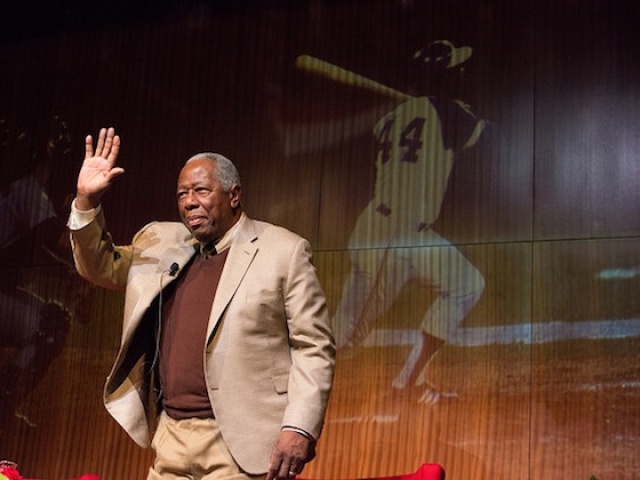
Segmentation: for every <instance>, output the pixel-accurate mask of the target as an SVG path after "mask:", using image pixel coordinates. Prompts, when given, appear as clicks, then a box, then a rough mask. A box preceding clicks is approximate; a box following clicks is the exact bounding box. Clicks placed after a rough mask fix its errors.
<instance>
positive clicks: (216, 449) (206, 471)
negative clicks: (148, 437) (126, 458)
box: [147, 412, 265, 480]
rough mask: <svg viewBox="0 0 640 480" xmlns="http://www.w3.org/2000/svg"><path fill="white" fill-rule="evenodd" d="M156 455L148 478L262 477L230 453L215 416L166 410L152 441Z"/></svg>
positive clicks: (208, 479) (233, 479)
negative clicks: (175, 415) (177, 416)
mask: <svg viewBox="0 0 640 480" xmlns="http://www.w3.org/2000/svg"><path fill="white" fill-rule="evenodd" d="M151 446H152V448H153V450H154V451H155V454H156V458H155V460H154V463H153V466H152V467H151V468H150V469H149V475H148V476H147V480H163V479H171V480H177V479H190V480H248V479H251V480H258V479H260V480H262V479H264V478H265V475H259V476H255V475H248V474H247V473H245V472H243V471H242V470H241V469H240V467H239V466H238V464H237V463H236V462H235V460H234V459H233V457H232V456H231V452H230V451H229V449H228V448H227V445H226V444H225V442H224V440H223V439H222V434H221V433H220V429H219V428H218V423H217V422H216V420H215V419H213V418H190V419H186V420H174V419H172V418H170V417H169V416H168V415H167V414H166V413H165V412H163V413H162V414H161V416H160V422H159V424H158V429H157V431H156V433H155V435H154V436H153V441H152V444H151Z"/></svg>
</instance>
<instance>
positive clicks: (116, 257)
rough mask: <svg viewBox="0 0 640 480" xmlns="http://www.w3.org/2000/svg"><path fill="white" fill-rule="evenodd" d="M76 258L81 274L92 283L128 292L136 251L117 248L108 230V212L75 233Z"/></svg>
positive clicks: (99, 215)
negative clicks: (133, 255) (129, 274)
mask: <svg viewBox="0 0 640 480" xmlns="http://www.w3.org/2000/svg"><path fill="white" fill-rule="evenodd" d="M71 247H72V249H73V259H74V262H75V265H76V269H77V270H78V273H79V274H80V275H81V276H82V277H83V278H85V279H86V280H88V281H90V282H91V283H93V284H95V285H98V286H101V287H104V288H110V289H115V290H124V289H125V287H126V283H127V275H128V272H129V267H130V266H131V258H132V251H133V248H132V247H131V246H130V245H127V246H117V245H115V244H114V243H113V238H112V237H111V234H110V233H109V232H108V231H107V228H106V221H105V217H104V213H102V212H100V213H99V214H98V215H97V216H96V218H95V219H94V220H93V221H92V222H91V223H89V224H88V225H86V226H85V227H83V228H81V229H80V230H72V231H71Z"/></svg>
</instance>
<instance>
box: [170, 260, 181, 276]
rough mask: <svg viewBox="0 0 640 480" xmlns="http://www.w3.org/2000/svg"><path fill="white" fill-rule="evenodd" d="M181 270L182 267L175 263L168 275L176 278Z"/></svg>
mask: <svg viewBox="0 0 640 480" xmlns="http://www.w3.org/2000/svg"><path fill="white" fill-rule="evenodd" d="M179 269H180V265H178V264H177V263H176V262H173V263H172V264H171V266H170V267H169V271H168V273H169V275H170V276H172V277H175V276H176V273H178V270H179Z"/></svg>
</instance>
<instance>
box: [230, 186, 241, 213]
mask: <svg viewBox="0 0 640 480" xmlns="http://www.w3.org/2000/svg"><path fill="white" fill-rule="evenodd" d="M229 196H230V197H231V207H232V208H239V207H240V205H241V204H242V188H241V187H240V185H235V184H234V185H233V186H232V187H231V188H230V189H229Z"/></svg>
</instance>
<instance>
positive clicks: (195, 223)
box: [187, 216, 205, 228]
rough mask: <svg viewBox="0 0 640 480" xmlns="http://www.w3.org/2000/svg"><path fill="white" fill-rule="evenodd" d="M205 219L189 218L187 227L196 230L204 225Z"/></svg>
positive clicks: (199, 217) (198, 217)
mask: <svg viewBox="0 0 640 480" xmlns="http://www.w3.org/2000/svg"><path fill="white" fill-rule="evenodd" d="M204 220H205V218H204V217H201V216H193V217H187V225H189V226H190V227H192V228H196V227H198V226H200V225H202V224H203V223H204Z"/></svg>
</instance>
